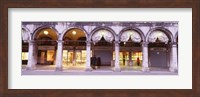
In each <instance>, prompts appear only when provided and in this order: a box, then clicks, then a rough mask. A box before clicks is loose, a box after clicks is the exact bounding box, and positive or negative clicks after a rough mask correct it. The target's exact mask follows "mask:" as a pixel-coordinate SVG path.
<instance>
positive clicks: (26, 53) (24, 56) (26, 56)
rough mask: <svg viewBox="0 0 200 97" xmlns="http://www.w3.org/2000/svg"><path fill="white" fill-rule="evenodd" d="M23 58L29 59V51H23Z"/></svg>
mask: <svg viewBox="0 0 200 97" xmlns="http://www.w3.org/2000/svg"><path fill="white" fill-rule="evenodd" d="M22 60H28V52H22Z"/></svg>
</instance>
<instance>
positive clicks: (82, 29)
mask: <svg viewBox="0 0 200 97" xmlns="http://www.w3.org/2000/svg"><path fill="white" fill-rule="evenodd" d="M72 29H79V30H81V31H83V32H84V34H85V37H86V39H87V37H88V34H87V31H86V30H85V29H84V28H81V27H69V28H67V29H65V30H64V31H63V32H62V34H61V40H63V39H64V37H65V35H66V34H67V32H69V31H70V30H72Z"/></svg>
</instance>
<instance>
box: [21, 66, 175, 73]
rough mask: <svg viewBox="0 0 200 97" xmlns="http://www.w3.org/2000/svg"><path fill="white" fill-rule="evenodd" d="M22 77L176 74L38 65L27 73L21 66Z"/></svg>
mask: <svg viewBox="0 0 200 97" xmlns="http://www.w3.org/2000/svg"><path fill="white" fill-rule="evenodd" d="M22 75H178V73H177V72H169V70H168V69H166V68H152V67H151V68H150V71H149V72H142V71H141V67H134V68H133V67H127V66H126V67H125V66H124V67H123V66H122V67H121V72H114V71H113V70H112V68H111V67H110V66H101V67H100V68H98V69H94V70H92V71H85V68H84V66H64V67H63V71H55V66H54V65H49V66H41V65H38V66H37V67H36V69H35V70H29V71H27V70H26V69H25V65H23V66H22Z"/></svg>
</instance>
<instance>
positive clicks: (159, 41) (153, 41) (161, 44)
mask: <svg viewBox="0 0 200 97" xmlns="http://www.w3.org/2000/svg"><path fill="white" fill-rule="evenodd" d="M171 41H172V39H171V37H170V35H169V34H168V33H166V32H164V31H162V30H155V31H153V32H151V33H150V35H149V37H148V42H149V44H148V47H149V54H148V55H149V67H150V69H155V70H157V69H168V68H169V64H170V43H171Z"/></svg>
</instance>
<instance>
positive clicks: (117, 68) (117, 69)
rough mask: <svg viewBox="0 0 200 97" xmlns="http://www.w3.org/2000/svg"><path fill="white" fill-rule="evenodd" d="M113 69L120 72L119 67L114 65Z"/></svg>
mask: <svg viewBox="0 0 200 97" xmlns="http://www.w3.org/2000/svg"><path fill="white" fill-rule="evenodd" d="M113 71H114V72H121V69H120V68H119V67H114V68H113Z"/></svg>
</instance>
